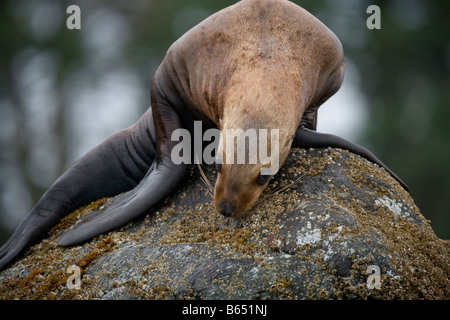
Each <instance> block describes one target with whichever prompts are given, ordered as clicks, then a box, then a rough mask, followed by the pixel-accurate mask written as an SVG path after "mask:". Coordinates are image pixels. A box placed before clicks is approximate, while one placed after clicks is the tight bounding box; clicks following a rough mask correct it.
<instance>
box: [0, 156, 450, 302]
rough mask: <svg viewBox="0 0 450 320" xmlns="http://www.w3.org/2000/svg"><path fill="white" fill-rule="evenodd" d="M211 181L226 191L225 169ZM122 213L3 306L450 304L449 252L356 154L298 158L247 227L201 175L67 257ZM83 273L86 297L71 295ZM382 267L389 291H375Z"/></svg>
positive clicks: (7, 276)
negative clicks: (73, 280)
mask: <svg viewBox="0 0 450 320" xmlns="http://www.w3.org/2000/svg"><path fill="white" fill-rule="evenodd" d="M203 170H204V171H205V174H206V176H207V177H208V180H209V181H210V182H211V183H212V184H214V181H215V178H216V173H215V172H214V170H213V168H212V167H205V166H203ZM286 186H289V188H285V187H286ZM111 201H114V199H109V200H105V199H103V200H100V201H98V202H97V203H93V204H92V205H91V206H87V207H86V208H83V209H80V210H77V211H76V212H75V213H73V214H72V215H70V216H69V217H68V218H67V219H66V220H65V221H63V222H62V223H60V224H59V225H58V226H57V227H55V228H54V229H53V230H52V231H51V232H50V234H49V237H48V238H47V239H45V240H43V241H42V242H41V243H39V244H37V245H35V246H34V247H32V248H31V249H30V250H29V251H28V252H27V254H26V255H25V256H24V257H23V258H22V260H21V261H18V262H17V263H15V264H14V265H12V266H11V267H10V268H9V269H7V270H5V271H3V272H1V273H0V298H3V299H373V298H374V299H449V298H450V280H449V279H450V246H449V244H448V242H446V241H444V240H441V239H439V238H437V236H436V235H435V233H434V232H433V230H432V228H431V227H430V225H429V223H428V221H427V220H426V219H425V218H424V217H423V216H422V214H421V213H420V211H419V209H418V208H417V206H416V205H415V204H414V202H413V200H412V199H411V197H410V195H409V194H408V193H407V192H406V191H405V190H404V189H402V188H401V186H400V185H399V184H398V183H397V182H396V181H395V180H394V179H393V178H391V177H390V175H389V174H388V173H386V172H385V171H384V170H383V169H381V168H379V167H377V166H376V165H374V164H372V163H370V162H368V161H366V160H364V159H361V158H360V157H358V156H356V155H354V154H351V153H349V152H346V151H342V150H339V149H316V150H313V149H312V150H301V149H293V150H292V152H291V154H290V156H289V158H288V160H287V161H286V163H285V164H284V166H283V168H282V169H281V170H280V172H279V173H278V174H277V176H276V177H275V178H274V179H273V180H272V181H271V183H270V184H269V187H268V188H267V190H266V192H265V193H264V194H263V196H262V199H261V200H260V201H259V202H258V203H257V204H256V206H255V207H254V208H253V209H252V211H251V212H250V214H249V215H248V216H246V217H244V218H241V219H230V218H224V217H223V216H222V215H220V214H219V213H217V212H216V211H215V209H214V205H213V201H212V196H211V194H210V193H209V192H208V188H207V187H206V184H205V183H204V182H203V181H202V180H201V175H200V173H199V170H198V168H196V167H193V170H192V173H191V176H190V177H189V179H188V181H186V183H185V185H184V186H182V187H181V188H180V190H179V191H177V192H176V193H174V194H172V195H171V196H170V197H169V198H168V199H166V201H165V202H164V203H162V204H161V205H159V206H158V207H157V208H154V209H152V210H151V211H150V212H149V214H148V215H147V216H146V217H142V218H141V219H138V220H136V221H134V222H132V223H129V224H128V225H126V226H124V227H122V228H120V229H118V230H116V231H114V232H110V233H108V234H105V235H101V236H99V237H97V238H95V239H93V240H92V241H90V242H87V243H85V244H83V245H79V246H74V247H71V248H60V247H58V246H57V244H56V243H57V240H58V237H59V235H60V234H61V232H64V231H66V230H67V229H68V228H71V227H73V225H74V224H76V223H77V221H78V222H79V221H82V220H83V219H87V218H89V216H90V215H93V214H101V213H102V207H107V206H108V204H109V203H110V202H111ZM95 209H98V210H96V211H95ZM73 264H75V265H78V266H79V267H80V270H81V288H80V289H68V288H67V286H66V282H67V280H68V279H69V277H70V276H71V274H69V273H67V271H66V270H67V267H68V266H70V265H73ZM373 266H375V268H379V271H380V275H379V280H380V281H379V284H380V286H379V288H376V287H375V288H373V286H371V284H373V283H374V282H373V281H372V280H373V279H375V278H374V277H376V275H375V274H371V273H369V272H368V268H369V267H372V268H373ZM368 284H369V285H368Z"/></svg>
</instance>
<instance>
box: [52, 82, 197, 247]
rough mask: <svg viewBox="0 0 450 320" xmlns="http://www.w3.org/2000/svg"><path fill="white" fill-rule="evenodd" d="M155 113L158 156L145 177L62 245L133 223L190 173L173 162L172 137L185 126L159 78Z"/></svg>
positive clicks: (66, 236) (62, 239)
mask: <svg viewBox="0 0 450 320" xmlns="http://www.w3.org/2000/svg"><path fill="white" fill-rule="evenodd" d="M152 114H153V119H154V121H153V124H154V132H155V135H156V139H157V141H158V143H157V144H156V153H157V156H156V159H155V161H154V162H153V164H152V165H151V167H150V169H149V170H148V172H147V174H146V175H145V177H144V178H143V179H142V180H141V182H140V183H139V184H138V185H137V186H136V187H134V188H133V189H131V190H129V191H127V192H125V193H123V194H121V195H119V196H118V199H117V200H116V201H114V202H113V203H112V204H111V205H110V206H109V207H108V208H107V209H106V210H105V212H103V213H102V214H101V215H99V216H97V217H96V218H95V219H93V220H91V221H87V222H86V223H84V224H82V225H80V226H79V227H78V228H76V229H74V230H71V231H69V232H67V233H66V234H63V235H62V236H61V237H60V239H59V242H58V244H59V245H60V246H69V245H73V244H77V243H80V242H83V241H85V240H88V239H90V238H92V237H94V236H97V235H99V234H102V233H105V232H108V231H111V230H113V229H115V228H117V227H120V226H122V225H124V224H125V223H127V222H130V221H131V220H133V219H134V218H136V217H138V216H140V215H142V214H143V213H145V212H147V211H148V210H149V209H150V208H151V207H152V206H153V205H155V204H156V203H158V202H159V201H160V200H162V199H163V198H165V197H166V196H167V195H168V194H169V193H170V192H171V191H172V190H174V189H175V188H176V186H177V185H178V183H179V182H180V180H181V179H182V178H183V176H184V175H185V174H186V173H187V171H188V168H189V166H188V165H187V164H175V163H174V162H173V161H172V159H171V150H172V148H173V146H174V145H175V143H176V142H173V141H171V135H172V132H173V131H174V130H176V129H178V128H181V127H182V126H183V123H182V120H181V118H180V116H179V115H178V114H177V112H176V111H175V110H174V108H173V107H172V105H171V104H170V103H169V102H167V100H166V99H165V97H164V95H163V94H162V93H161V91H160V87H159V81H158V78H155V81H154V84H153V87H152Z"/></svg>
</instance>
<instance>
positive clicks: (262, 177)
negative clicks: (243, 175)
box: [256, 174, 272, 186]
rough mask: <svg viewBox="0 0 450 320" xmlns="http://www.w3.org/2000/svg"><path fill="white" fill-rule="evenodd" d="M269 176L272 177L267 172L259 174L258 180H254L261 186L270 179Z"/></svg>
mask: <svg viewBox="0 0 450 320" xmlns="http://www.w3.org/2000/svg"><path fill="white" fill-rule="evenodd" d="M270 178H272V176H271V175H269V174H260V175H259V177H258V180H256V183H257V184H259V185H261V186H262V185H265V184H266V183H267V182H268V181H269V180H270Z"/></svg>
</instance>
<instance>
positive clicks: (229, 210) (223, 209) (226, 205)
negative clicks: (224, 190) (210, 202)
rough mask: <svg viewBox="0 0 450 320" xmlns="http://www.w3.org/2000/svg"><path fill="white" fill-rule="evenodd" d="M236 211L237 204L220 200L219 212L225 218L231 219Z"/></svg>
mask: <svg viewBox="0 0 450 320" xmlns="http://www.w3.org/2000/svg"><path fill="white" fill-rule="evenodd" d="M235 210H236V202H234V201H232V202H230V201H227V200H225V199H222V200H220V202H219V211H220V213H221V214H223V215H224V216H225V217H231V216H232V215H233V213H234V211H235Z"/></svg>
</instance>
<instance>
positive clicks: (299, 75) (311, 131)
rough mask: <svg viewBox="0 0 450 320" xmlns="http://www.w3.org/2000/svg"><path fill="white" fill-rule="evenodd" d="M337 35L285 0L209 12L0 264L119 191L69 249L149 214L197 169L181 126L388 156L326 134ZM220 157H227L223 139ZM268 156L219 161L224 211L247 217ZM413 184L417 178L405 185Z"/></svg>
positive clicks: (282, 148) (76, 233)
mask: <svg viewBox="0 0 450 320" xmlns="http://www.w3.org/2000/svg"><path fill="white" fill-rule="evenodd" d="M344 66H345V62H344V55H343V49H342V46H341V43H340V42H339V40H338V38H337V37H336V36H335V35H334V34H333V33H332V32H331V31H330V30H329V29H328V28H327V27H326V26H325V25H324V24H322V23H321V22H320V21H319V20H317V19H316V18H315V17H314V16H312V15H311V14H310V13H308V12H307V11H306V10H304V9H302V8H301V7H299V6H297V5H295V4H293V3H291V2H289V1H285V0H244V1H240V2H238V3H236V4H235V5H232V6H230V7H228V8H225V9H223V10H221V11H219V12H218V13H216V14H214V15H212V16H210V17H209V18H207V19H206V20H204V21H203V22H201V23H200V24H198V25H197V26H195V27H194V28H192V29H191V30H190V31H188V32H187V33H186V34H184V35H183V36H182V37H181V38H180V39H179V40H177V41H176V42H175V43H174V44H173V45H172V46H171V47H170V48H169V50H168V51H167V54H166V56H165V57H164V59H163V61H162V63H161V65H160V66H159V68H158V69H157V71H156V72H155V74H154V78H153V81H152V85H151V107H150V108H149V109H148V111H147V112H146V113H145V114H144V115H143V116H142V117H141V118H140V119H139V120H138V122H137V123H136V124H135V125H133V126H131V127H129V128H127V129H125V130H123V131H120V132H118V133H116V134H114V135H113V136H112V137H110V138H108V139H107V140H106V141H105V142H103V143H102V144H100V145H99V146H98V147H96V148H95V149H93V150H92V151H90V152H89V153H88V154H86V155H85V156H84V157H82V158H81V159H80V160H78V161H76V162H75V163H74V164H73V165H72V166H71V167H70V168H69V169H68V170H67V171H66V172H65V173H64V174H63V175H62V176H61V177H60V178H59V179H58V180H57V181H56V182H55V183H54V184H53V185H52V186H51V187H50V188H49V190H48V191H47V192H46V193H45V194H44V195H43V196H42V198H41V199H40V201H39V202H38V203H37V205H36V206H35V207H34V208H33V209H32V210H31V212H30V213H29V214H28V215H27V216H26V217H25V218H24V220H23V221H22V223H21V224H20V225H19V227H18V228H17V229H16V231H15V232H14V233H13V235H12V236H11V238H10V239H9V240H8V241H7V242H6V243H5V244H4V245H3V246H2V248H1V249H0V268H3V267H4V266H6V265H7V264H9V263H11V262H12V261H13V260H14V259H15V258H16V257H17V256H18V255H19V254H20V253H21V252H22V251H23V250H24V249H25V248H27V247H28V246H30V245H31V244H33V243H34V242H36V241H37V240H39V239H41V238H42V237H44V236H45V234H46V233H47V232H48V230H49V229H50V228H51V227H52V226H54V225H55V224H56V223H57V222H58V221H59V220H60V219H61V218H62V217H64V216H65V215H67V214H68V213H70V212H72V211H73V210H75V209H76V208H78V207H80V206H83V205H85V204H88V203H90V202H91V201H94V200H96V199H99V198H102V197H109V196H114V195H117V194H120V195H119V196H117V197H116V198H115V199H114V202H113V203H112V204H111V205H110V206H109V207H108V208H107V209H106V211H105V212H104V213H103V214H101V215H99V216H98V217H96V218H94V219H92V220H90V221H88V222H86V223H84V224H82V225H81V226H80V227H78V228H77V229H74V230H71V231H69V232H67V233H66V234H63V235H62V236H61V237H60V239H59V245H61V246H69V245H73V244H76V243H80V242H82V241H85V240H88V239H90V238H92V237H94V236H96V235H99V234H101V233H104V232H107V231H110V230H113V229H115V228H117V227H119V226H121V225H123V224H125V223H127V222H129V221H131V220H133V219H134V218H135V217H137V216H139V215H141V214H143V213H145V212H146V211H148V210H149V209H150V208H151V207H152V206H153V205H155V204H156V203H157V202H159V201H160V200H161V199H163V198H164V197H166V196H167V195H168V194H169V193H170V192H171V191H172V190H174V189H175V188H176V187H177V185H179V183H180V181H181V180H182V179H183V177H184V176H185V174H186V173H187V171H188V168H189V165H187V164H174V162H173V161H172V159H171V150H172V149H173V148H174V146H175V144H176V143H177V142H175V141H172V139H171V135H172V133H173V132H174V131H175V130H176V129H179V128H185V129H187V130H189V131H192V130H193V124H194V121H196V120H201V121H202V123H203V124H205V126H206V127H211V128H214V127H215V128H218V129H219V130H221V132H222V131H224V130H227V129H234V128H242V129H247V128H255V129H269V128H277V129H279V140H278V141H279V158H278V160H279V163H280V165H281V164H283V162H284V160H285V159H286V157H287V155H288V153H289V151H290V148H291V147H292V146H297V147H328V146H332V147H340V148H344V149H348V150H350V151H353V152H355V153H357V154H360V155H362V156H363V157H365V158H367V159H369V160H371V161H373V162H375V163H377V164H379V165H380V166H382V167H384V168H385V169H386V170H388V171H389V172H390V173H391V174H392V175H393V176H394V177H395V178H396V179H397V180H398V181H399V182H400V183H401V184H402V185H403V186H405V184H404V183H403V182H402V181H401V180H400V179H399V178H398V177H397V176H395V175H394V174H393V173H392V172H391V171H390V170H389V169H388V168H387V167H386V166H385V165H384V164H382V163H381V161H380V160H378V159H377V158H376V157H375V156H373V155H372V154H371V153H370V152H369V151H368V150H366V149H364V148H362V147H360V146H357V145H355V144H353V143H351V142H349V141H346V140H344V139H342V138H339V137H336V136H334V135H326V134H320V133H317V132H315V129H316V121H317V109H318V108H319V106H320V105H321V104H322V103H324V102H325V101H326V100H327V99H328V98H329V97H330V96H332V95H333V94H334V93H335V92H336V91H337V90H338V89H339V87H340V86H341V83H342V81H343V76H344ZM217 157H218V158H219V159H225V157H226V148H224V147H223V145H220V146H219V148H218V150H217ZM265 166H267V164H264V165H263V164H261V163H258V164H244V165H238V164H231V163H228V162H226V161H223V163H222V164H221V165H219V168H218V169H219V172H218V178H217V181H216V184H215V195H214V203H215V206H216V208H217V210H218V211H220V212H221V213H222V214H223V215H225V216H231V217H239V216H242V215H243V214H245V213H246V212H247V211H248V210H249V209H250V208H251V206H252V205H253V203H254V202H255V201H256V200H257V199H258V197H259V196H260V194H261V192H262V191H263V189H264V188H265V187H266V186H267V184H268V181H269V180H270V178H271V175H270V174H267V173H266V174H262V173H263V172H264V170H263V169H264V168H265ZM405 187H406V186H405Z"/></svg>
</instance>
